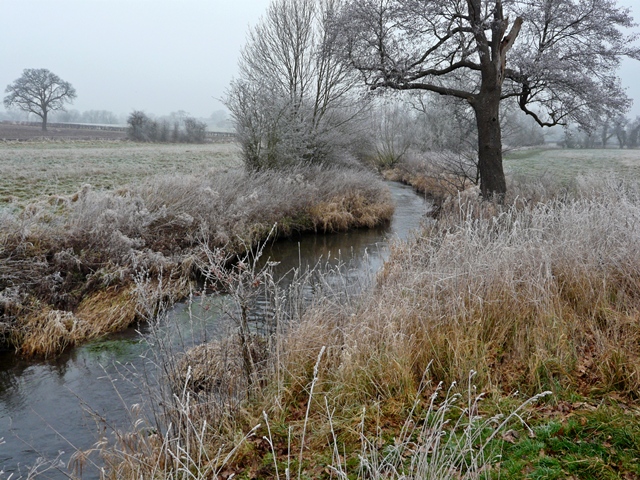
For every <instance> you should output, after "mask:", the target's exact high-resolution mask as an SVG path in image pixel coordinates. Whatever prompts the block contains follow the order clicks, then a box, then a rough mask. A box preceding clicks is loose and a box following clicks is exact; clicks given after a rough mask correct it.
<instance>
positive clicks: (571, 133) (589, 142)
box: [559, 115, 640, 148]
mask: <svg viewBox="0 0 640 480" xmlns="http://www.w3.org/2000/svg"><path fill="white" fill-rule="evenodd" d="M559 144H560V146H562V147H565V148H610V147H612V146H617V147H618V148H638V147H640V117H636V118H635V119H634V120H631V119H630V118H627V117H625V116H623V115H619V116H616V117H610V118H607V119H605V121H604V122H602V123H600V124H599V125H597V126H596V128H594V129H592V130H589V131H584V130H577V129H567V130H566V131H565V136H564V139H563V140H562V141H560V142H559Z"/></svg>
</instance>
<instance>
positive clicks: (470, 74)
mask: <svg viewBox="0 0 640 480" xmlns="http://www.w3.org/2000/svg"><path fill="white" fill-rule="evenodd" d="M334 25H335V30H336V32H337V35H339V37H340V39H341V42H342V43H341V45H342V50H343V52H344V60H345V61H346V62H348V64H349V65H351V66H352V67H354V68H355V69H356V70H357V71H359V72H360V73H361V75H362V78H363V80H364V82H365V83H366V84H367V85H368V86H369V87H370V88H371V89H378V88H390V89H395V90H422V91H428V92H434V93H437V94H440V95H446V96H452V97H457V98H459V99H462V100H464V101H466V102H467V103H468V104H469V105H470V106H471V108H472V109H473V112H474V114H475V121H476V129H477V132H478V168H479V172H480V182H481V190H482V193H483V195H485V196H487V195H492V194H496V195H498V196H500V197H501V196H502V195H503V194H504V193H505V191H506V182H505V175H504V171H503V167H502V132H501V127H500V105H501V103H502V102H506V101H514V102H515V103H516V105H517V106H518V107H519V108H520V109H521V110H523V111H524V112H525V113H526V114H528V115H530V116H531V117H532V118H533V119H535V121H536V122H538V123H539V124H540V125H542V126H553V125H566V124H568V123H569V122H575V123H577V124H578V125H580V126H582V127H583V128H585V129H589V128H590V127H591V126H592V125H593V124H594V121H595V123H597V122H598V121H599V120H601V119H602V118H604V117H606V116H607V115H610V114H612V113H624V112H625V110H626V109H627V108H628V106H629V103H630V102H629V99H628V98H627V96H626V95H625V93H624V91H623V90H622V88H621V87H620V82H619V81H618V78H617V77H616V75H615V72H616V68H617V67H618V65H619V63H620V59H621V57H623V56H628V57H631V58H635V59H640V49H638V48H637V47H635V46H634V41H635V40H636V36H634V35H626V34H625V33H623V29H625V28H629V27H632V26H634V23H633V19H632V18H631V15H630V13H629V10H628V9H625V8H621V7H619V6H618V5H617V2H616V0H348V2H347V5H346V7H345V8H343V9H342V11H341V14H340V15H339V18H338V19H337V21H335V22H334Z"/></svg>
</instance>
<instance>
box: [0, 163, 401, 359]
mask: <svg viewBox="0 0 640 480" xmlns="http://www.w3.org/2000/svg"><path fill="white" fill-rule="evenodd" d="M393 208H394V207H393V203H392V200H391V197H390V194H389V192H388V190H387V189H386V188H385V187H384V186H383V185H382V184H381V182H380V181H379V180H378V179H376V177H375V176H374V175H372V174H370V173H367V172H365V171H362V170H359V171H354V170H346V169H340V168H323V167H299V168H294V169H291V170H288V171H278V172H264V173H256V174H246V173H243V172H241V171H236V170H231V171H228V172H226V173H223V172H214V173H211V174H205V175H200V176H195V175H182V176H176V175H173V176H156V177H152V178H151V179H149V180H146V181H144V182H140V183H137V184H131V185H129V186H126V187H122V188H120V189H118V190H116V191H97V190H94V189H93V188H92V187H91V186H89V185H85V186H83V188H82V189H81V190H80V191H79V192H77V193H75V194H73V195H55V196H49V197H44V198H41V199H40V200H37V201H34V202H32V203H29V204H27V205H26V206H20V205H18V204H10V205H9V206H7V207H4V208H2V210H0V232H2V233H1V234H0V274H1V275H0V279H1V280H0V315H1V317H0V323H1V325H2V330H1V331H2V332H3V334H4V338H5V341H7V342H8V343H9V344H10V345H12V346H14V347H15V348H16V349H17V350H18V351H19V352H20V353H22V354H26V355H45V356H47V355H52V354H55V353H57V352H59V351H60V350H62V349H63V348H65V347H67V346H70V345H73V344H76V343H79V342H82V341H85V340H88V339H90V338H94V337H96V336H99V335H103V334H105V333H107V332H110V331H114V330H118V329H122V328H124V327H126V326H127V325H129V324H131V323H132V322H133V321H134V320H135V318H136V314H135V313H136V302H135V295H133V293H134V288H140V285H141V284H139V285H138V287H135V285H134V279H135V277H136V276H137V275H145V276H147V277H148V278H152V279H154V280H153V281H152V282H151V284H153V283H155V282H158V281H160V280H159V279H161V281H162V283H163V285H164V289H163V291H162V293H161V294H160V295H161V296H163V297H166V298H167V299H170V301H171V300H173V301H175V300H176V299H178V298H182V297H184V296H185V295H187V294H188V292H189V291H190V283H191V282H192V281H193V280H194V279H195V276H196V274H197V263H198V261H199V260H202V259H203V258H206V255H205V253H204V251H203V247H206V248H214V247H220V248H224V249H225V251H226V252H227V253H228V254H241V253H243V251H244V250H245V249H246V248H251V247H252V246H253V245H255V244H256V242H258V241H261V240H263V239H265V238H266V237H267V235H268V234H269V232H270V231H271V229H272V228H273V226H274V224H277V228H276V237H280V236H287V235H291V234H293V233H295V232H302V231H321V232H331V231H338V230H344V229H347V228H358V227H370V226H373V225H377V224H381V223H384V222H386V221H388V220H389V219H390V218H391V215H392V214H393ZM152 287H153V285H150V286H149V287H148V288H152Z"/></svg>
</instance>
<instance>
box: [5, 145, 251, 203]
mask: <svg viewBox="0 0 640 480" xmlns="http://www.w3.org/2000/svg"><path fill="white" fill-rule="evenodd" d="M0 166H1V168H2V175H1V176H0V204H2V203H8V202H10V201H12V200H18V201H25V200H30V199H33V198H36V197H38V196H42V195H69V194H73V193H75V192H77V191H79V190H80V188H81V187H82V185H83V184H91V185H92V186H93V187H94V188H96V189H111V190H113V189H116V188H118V187H121V186H124V185H127V184H130V183H135V182H140V181H141V180H143V179H145V178H148V177H150V176H154V175H162V174H166V175H176V174H180V175H188V174H192V175H200V174H209V173H211V172H215V171H217V170H221V169H227V168H236V167H239V166H240V156H239V149H238V147H237V146H236V145H234V144H233V143H206V144H194V145H185V144H182V145H176V144H136V143H131V142H122V141H66V142H62V141H61V142H53V141H31V142H0Z"/></svg>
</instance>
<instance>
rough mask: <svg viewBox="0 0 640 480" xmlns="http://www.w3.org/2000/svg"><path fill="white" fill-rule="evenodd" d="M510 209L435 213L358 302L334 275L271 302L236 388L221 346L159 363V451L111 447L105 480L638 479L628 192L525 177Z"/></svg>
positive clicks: (639, 372) (639, 387)
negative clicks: (141, 478)
mask: <svg viewBox="0 0 640 480" xmlns="http://www.w3.org/2000/svg"><path fill="white" fill-rule="evenodd" d="M510 192H513V193H512V195H513V196H512V197H508V198H506V199H505V201H504V203H503V204H496V203H490V202H486V201H481V200H480V199H479V198H478V197H477V195H476V197H475V198H470V197H472V195H465V196H455V197H450V198H449V200H448V201H446V202H444V203H443V205H442V208H441V211H440V213H439V216H438V220H437V221H436V222H433V223H430V224H428V225H426V226H425V228H424V229H423V230H422V231H421V232H420V233H419V234H418V235H417V237H416V238H415V239H414V240H412V241H409V242H406V243H402V242H400V243H397V244H396V245H395V246H394V247H393V249H392V253H391V257H390V259H389V260H388V262H387V263H386V264H385V266H384V268H383V269H382V271H381V272H380V274H379V275H378V277H377V281H376V282H375V284H374V285H372V286H371V288H368V289H365V290H363V291H361V292H360V293H354V291H353V290H349V289H348V288H347V287H348V285H349V281H348V278H349V275H342V276H341V275H340V273H339V272H336V271H335V270H334V271H331V272H326V273H325V274H324V275H319V276H318V275H316V276H315V277H314V278H315V280H314V282H315V283H314V285H319V287H318V288H317V291H318V294H317V295H316V296H314V297H313V298H312V299H311V300H309V299H308V300H307V303H306V307H305V308H304V309H302V310H301V309H295V310H293V311H291V310H287V309H284V308H283V307H282V306H283V305H286V304H287V303H286V302H285V301H284V300H283V298H284V297H283V296H282V295H283V293H282V292H283V291H280V295H274V296H273V297H271V298H279V299H280V300H279V303H276V304H274V308H273V310H270V311H271V312H273V313H272V315H273V316H271V317H269V319H270V320H272V321H274V322H275V323H276V324H277V325H278V328H277V329H276V330H277V331H276V333H275V334H273V335H267V336H265V337H262V338H261V339H260V340H259V341H257V340H252V341H251V342H250V348H251V349H258V351H259V352H260V353H255V354H253V353H252V355H255V359H256V361H255V362H254V368H255V369H254V370H252V371H251V375H254V377H253V378H254V380H253V381H252V380H251V377H250V376H249V374H248V373H247V370H246V369H243V368H242V365H243V362H245V361H246V356H243V355H244V353H243V352H244V351H243V348H242V341H241V340H240V341H236V340H234V341H233V342H227V343H225V344H224V345H222V344H219V343H213V344H210V345H209V346H207V347H205V346H201V347H198V349H196V350H194V351H192V352H190V353H187V354H179V355H178V356H177V357H175V358H177V359H178V360H176V359H174V360H172V361H171V362H172V363H171V365H172V369H170V371H172V372H174V374H173V375H172V376H171V379H172V383H171V385H173V386H172V387H170V388H169V390H168V391H169V392H171V393H170V395H168V396H167V397H165V398H166V400H167V403H166V404H165V406H166V410H165V413H166V414H167V417H166V419H167V423H164V424H154V425H153V427H154V428H157V431H158V432H163V434H164V437H162V438H161V437H160V436H157V437H153V438H150V437H148V436H145V435H144V434H143V431H140V432H138V433H133V434H132V435H133V436H132V437H127V438H128V439H129V440H131V439H135V442H134V443H129V444H125V443H123V442H122V438H120V442H118V443H117V447H116V448H114V449H111V450H108V453H107V457H106V458H107V460H108V463H109V466H110V468H111V472H112V475H113V478H116V477H118V476H120V475H123V474H126V475H129V474H132V475H133V472H135V473H136V474H144V475H146V474H147V473H151V470H149V469H150V468H155V469H156V470H154V471H155V472H156V473H158V472H162V475H163V476H165V477H167V478H174V477H177V476H179V475H180V474H181V472H185V471H186V470H187V469H188V470H189V471H191V472H197V473H196V476H198V475H201V476H200V477H199V478H204V477H207V476H213V477H214V478H216V475H217V478H230V475H231V474H236V475H237V476H236V478H290V477H295V478H415V476H416V475H422V476H420V478H543V477H544V478H570V477H571V476H574V477H577V478H634V475H636V476H637V475H638V474H640V472H639V471H638V470H637V466H638V464H639V463H638V458H640V429H638V428H637V425H638V424H640V422H639V420H640V411H639V410H638V403H637V402H638V397H639V395H640V380H639V379H640V361H639V359H640V324H639V323H638V311H639V309H640V303H639V299H640V280H639V279H640V263H639V262H638V258H640V257H639V255H638V249H639V248H640V243H639V238H640V237H639V235H638V225H639V224H640V223H639V221H640V190H639V189H638V185H637V184H634V183H627V182H624V181H621V180H619V179H616V178H615V177H610V178H602V177H598V178H596V177H582V178H579V179H578V180H577V181H575V182H574V183H573V185H571V186H570V187H567V186H565V185H549V184H542V183H539V182H535V181H533V180H531V179H529V181H528V182H527V183H525V184H517V183H515V182H514V183H512V188H510ZM250 270H251V269H248V270H247V271H250ZM212 271H215V269H213V270H212ZM254 274H255V272H254V273H253V274H252V275H254ZM241 277H242V275H241V276H240V277H237V278H238V281H239V282H240V283H242V281H241V280H240V279H241ZM244 278H245V279H254V278H256V277H254V276H248V277H244ZM264 278H267V277H264ZM318 278H321V279H324V282H325V283H324V284H325V285H327V287H326V288H322V285H323V283H322V281H321V282H320V283H318ZM336 278H338V280H336ZM267 283H268V282H264V283H262V282H260V284H261V285H266V284H267ZM302 283H304V282H302ZM244 284H250V282H247V281H245V282H244ZM294 284H295V282H294ZM332 285H340V286H341V289H340V292H341V293H340V294H337V292H336V289H335V288H332V287H331V286H332ZM261 288H262V287H261ZM273 288H274V289H275V288H276V286H275V285H274V286H273ZM299 288H302V287H294V288H293V289H292V290H288V291H289V293H290V295H291V297H289V298H299V292H300V290H299ZM303 290H304V289H303ZM236 291H237V290H236ZM276 291H277V290H276ZM345 291H347V292H351V293H348V294H345ZM243 292H244V293H243V295H246V290H245V291H243ZM296 292H298V293H296ZM332 292H333V293H332ZM236 296H237V295H236ZM238 298H240V297H238ZM243 304H244V305H248V304H247V303H243V302H241V301H238V302H237V306H238V309H236V310H235V312H236V314H237V315H240V314H238V313H237V312H240V311H241V309H240V308H239V307H240V306H241V305H243ZM291 312H293V313H291ZM238 318H241V317H238ZM276 320H277V321H276ZM266 321H268V320H266ZM283 325H289V327H286V328H285V327H283ZM239 331H241V327H240V330H239ZM237 338H240V339H241V337H237ZM234 345H235V346H234ZM251 351H252V352H253V351H255V350H251ZM205 352H207V353H205ZM221 352H224V354H222V353H221ZM234 352H235V353H234ZM203 358H204V359H205V360H206V361H203ZM233 358H235V359H236V360H233V361H232V360H231V359H233ZM202 365H207V368H206V369H205V370H206V371H207V374H206V375H204V376H203V374H202V371H201V368H200V367H201V366H202ZM229 368H235V372H236V374H235V376H234V378H236V379H241V378H243V377H244V378H246V379H247V380H246V381H241V382H239V383H238V382H236V383H227V382H225V383H224V388H225V389H226V388H230V389H231V390H232V391H231V392H229V391H223V390H222V389H221V387H222V384H221V383H217V382H215V381H213V382H211V381H209V382H205V381H203V380H202V379H203V378H208V379H209V380H211V379H212V378H213V379H215V378H218V377H217V375H220V376H221V377H220V378H224V375H225V372H229V371H231V370H229ZM472 371H473V372H475V373H473V374H472V375H471V378H470V376H469V375H470V372H472ZM245 375H247V376H246V377H245ZM176 379H179V380H178V381H177V382H176ZM453 381H455V382H457V384H454V385H452V386H451V388H450V389H449V391H448V392H449V393H446V394H445V391H446V390H447V386H448V385H450V382H453ZM443 388H444V390H445V391H443V390H442V389H443ZM479 392H485V394H479ZM542 392H550V394H549V395H546V396H543V397H540V396H538V395H539V394H541V393H542ZM521 407H522V408H521ZM501 414H502V415H504V416H506V417H507V418H510V420H509V421H508V422H506V423H504V422H503V420H504V418H505V417H502V418H501V417H500V415H501ZM496 415H498V417H495V416H496ZM510 415H511V416H510ZM509 416H510V417H509ZM169 419H170V420H169ZM258 424H260V425H261V426H256V425H258ZM169 425H170V426H169ZM178 426H179V427H178ZM145 428H147V427H145ZM252 429H253V430H252ZM246 432H251V433H250V435H249V436H248V437H246V438H244V439H243V436H242V435H243V433H246ZM196 433H197V435H196ZM225 445H227V447H225ZM229 445H231V446H232V447H229ZM232 448H233V450H232ZM140 452H145V453H144V455H143V460H141V459H140V458H136V457H135V455H134V454H135V453H140ZM196 452H197V455H198V456H197V458H196V456H195V453H196ZM227 453H229V454H230V455H229V457H226V454H227ZM181 455H182V456H181ZM287 469H288V470H287ZM285 471H288V473H285ZM431 474H432V475H431ZM429 475H431V476H429Z"/></svg>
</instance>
